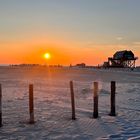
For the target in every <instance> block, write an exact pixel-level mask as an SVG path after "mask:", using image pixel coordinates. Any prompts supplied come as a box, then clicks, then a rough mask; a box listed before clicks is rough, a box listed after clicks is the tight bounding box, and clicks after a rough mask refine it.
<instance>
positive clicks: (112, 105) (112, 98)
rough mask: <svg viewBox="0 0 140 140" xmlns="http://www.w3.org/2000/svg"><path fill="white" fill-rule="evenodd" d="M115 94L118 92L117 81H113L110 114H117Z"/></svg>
mask: <svg viewBox="0 0 140 140" xmlns="http://www.w3.org/2000/svg"><path fill="white" fill-rule="evenodd" d="M115 94H116V82H115V81H111V97H110V103H111V110H110V116H116V110H115Z"/></svg>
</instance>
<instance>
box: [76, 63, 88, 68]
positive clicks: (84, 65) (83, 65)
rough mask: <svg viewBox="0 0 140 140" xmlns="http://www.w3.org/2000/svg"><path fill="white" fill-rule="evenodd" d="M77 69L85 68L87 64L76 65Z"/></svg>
mask: <svg viewBox="0 0 140 140" xmlns="http://www.w3.org/2000/svg"><path fill="white" fill-rule="evenodd" d="M76 67H78V68H85V67H86V64H85V63H81V64H76Z"/></svg>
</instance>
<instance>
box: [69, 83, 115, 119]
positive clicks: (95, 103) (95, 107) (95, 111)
mask: <svg viewBox="0 0 140 140" xmlns="http://www.w3.org/2000/svg"><path fill="white" fill-rule="evenodd" d="M93 86H94V91H93V118H98V116H99V115H98V98H99V96H98V91H99V90H98V82H94V83H93ZM70 91H71V106H72V120H75V119H76V115H75V98H74V88H73V81H70ZM115 94H116V82H115V81H111V96H110V104H111V105H110V107H111V108H110V113H109V115H110V116H116V109H115Z"/></svg>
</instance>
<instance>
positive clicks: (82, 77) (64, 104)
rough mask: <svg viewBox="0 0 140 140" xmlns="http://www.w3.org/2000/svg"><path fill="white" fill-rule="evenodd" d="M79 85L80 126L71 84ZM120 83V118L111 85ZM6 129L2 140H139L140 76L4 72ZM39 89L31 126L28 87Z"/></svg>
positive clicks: (120, 72)
mask: <svg viewBox="0 0 140 140" xmlns="http://www.w3.org/2000/svg"><path fill="white" fill-rule="evenodd" d="M70 80H73V81H74V91H75V103H76V118H77V119H76V120H71V104H70V103H71V100H70V99H71V98H70V88H69V81H70ZM112 80H114V81H116V83H117V85H116V90H117V91H116V92H117V94H116V112H117V116H116V117H111V116H109V115H108V114H109V112H110V81H112ZM94 81H97V82H99V118H98V119H93V118H92V115H93V82H94ZM0 83H1V84H2V94H3V98H2V101H3V102H2V107H3V127H1V128H0V140H7V139H10V140H19V139H20V140H39V139H41V140H43V139H44V140H46V139H47V140H94V139H97V140H127V139H128V140H139V139H140V71H138V70H135V71H129V70H128V71H126V70H125V71H123V70H119V69H118V70H114V69H112V70H111V69H109V70H103V69H75V68H73V69H69V68H51V69H47V68H43V67H39V68H27V67H26V68H25V67H24V68H18V67H17V68H10V67H0ZM29 84H34V103H35V121H36V123H35V124H33V125H30V124H28V123H27V121H28V120H29V113H28V86H29Z"/></svg>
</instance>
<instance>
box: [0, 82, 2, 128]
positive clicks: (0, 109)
mask: <svg viewBox="0 0 140 140" xmlns="http://www.w3.org/2000/svg"><path fill="white" fill-rule="evenodd" d="M0 127H2V86H1V84H0Z"/></svg>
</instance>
